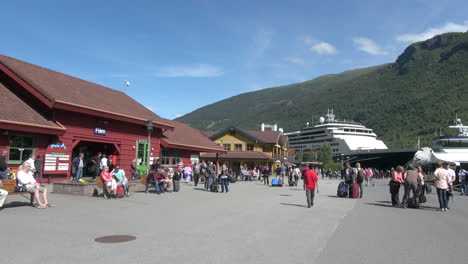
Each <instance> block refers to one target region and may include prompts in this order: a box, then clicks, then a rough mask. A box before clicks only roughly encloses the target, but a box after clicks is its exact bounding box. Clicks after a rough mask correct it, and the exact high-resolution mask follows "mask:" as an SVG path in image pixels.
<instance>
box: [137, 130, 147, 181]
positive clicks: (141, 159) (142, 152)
mask: <svg viewBox="0 0 468 264" xmlns="http://www.w3.org/2000/svg"><path fill="white" fill-rule="evenodd" d="M136 160H137V164H138V174H140V175H142V174H146V170H147V164H148V140H147V139H139V140H137V153H136Z"/></svg>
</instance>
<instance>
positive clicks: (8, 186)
mask: <svg viewBox="0 0 468 264" xmlns="http://www.w3.org/2000/svg"><path fill="white" fill-rule="evenodd" d="M0 181H1V182H2V185H0V189H3V190H5V191H7V192H8V195H15V194H19V195H21V196H24V197H26V196H25V195H27V194H29V195H30V198H29V203H30V204H31V205H33V203H34V193H29V192H15V187H16V185H18V184H17V182H16V179H3V180H0Z"/></svg>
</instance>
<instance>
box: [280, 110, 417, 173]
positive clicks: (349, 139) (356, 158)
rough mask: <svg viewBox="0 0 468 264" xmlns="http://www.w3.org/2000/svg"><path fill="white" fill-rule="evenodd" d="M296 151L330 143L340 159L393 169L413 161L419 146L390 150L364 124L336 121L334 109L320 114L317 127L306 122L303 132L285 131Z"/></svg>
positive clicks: (315, 148)
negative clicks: (322, 115) (322, 114)
mask: <svg viewBox="0 0 468 264" xmlns="http://www.w3.org/2000/svg"><path fill="white" fill-rule="evenodd" d="M285 135H286V136H288V140H289V144H290V146H291V148H292V149H294V150H296V151H318V150H320V148H321V147H322V145H323V144H329V145H330V147H331V149H332V151H333V158H334V159H335V161H339V162H347V161H349V162H351V163H356V162H360V163H361V165H363V166H369V167H374V168H382V169H383V168H391V167H395V166H397V165H404V164H406V163H407V162H409V161H410V160H411V159H412V158H413V157H414V154H415V153H416V149H401V150H390V149H388V147H387V146H386V145H385V143H384V142H383V141H382V140H379V139H377V135H376V134H375V133H374V131H373V130H372V129H370V128H367V127H365V126H364V125H362V124H361V123H358V122H354V121H346V120H336V119H335V114H334V113H333V110H328V111H327V114H326V115H325V117H320V119H319V123H318V124H317V125H314V126H309V124H307V125H306V127H305V128H304V129H303V130H302V131H296V132H290V133H285Z"/></svg>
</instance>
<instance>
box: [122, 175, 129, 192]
mask: <svg viewBox="0 0 468 264" xmlns="http://www.w3.org/2000/svg"><path fill="white" fill-rule="evenodd" d="M120 184H121V185H122V187H123V189H124V193H125V194H128V180H127V178H124V180H123V181H122V182H121V183H120Z"/></svg>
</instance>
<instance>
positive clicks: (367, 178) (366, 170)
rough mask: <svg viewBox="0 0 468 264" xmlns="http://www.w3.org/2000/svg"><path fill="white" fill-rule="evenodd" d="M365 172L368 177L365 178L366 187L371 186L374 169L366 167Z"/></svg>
mask: <svg viewBox="0 0 468 264" xmlns="http://www.w3.org/2000/svg"><path fill="white" fill-rule="evenodd" d="M364 174H365V175H366V179H365V184H364V185H365V186H366V187H369V186H370V185H371V181H372V176H373V172H372V169H370V168H366V169H364Z"/></svg>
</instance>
